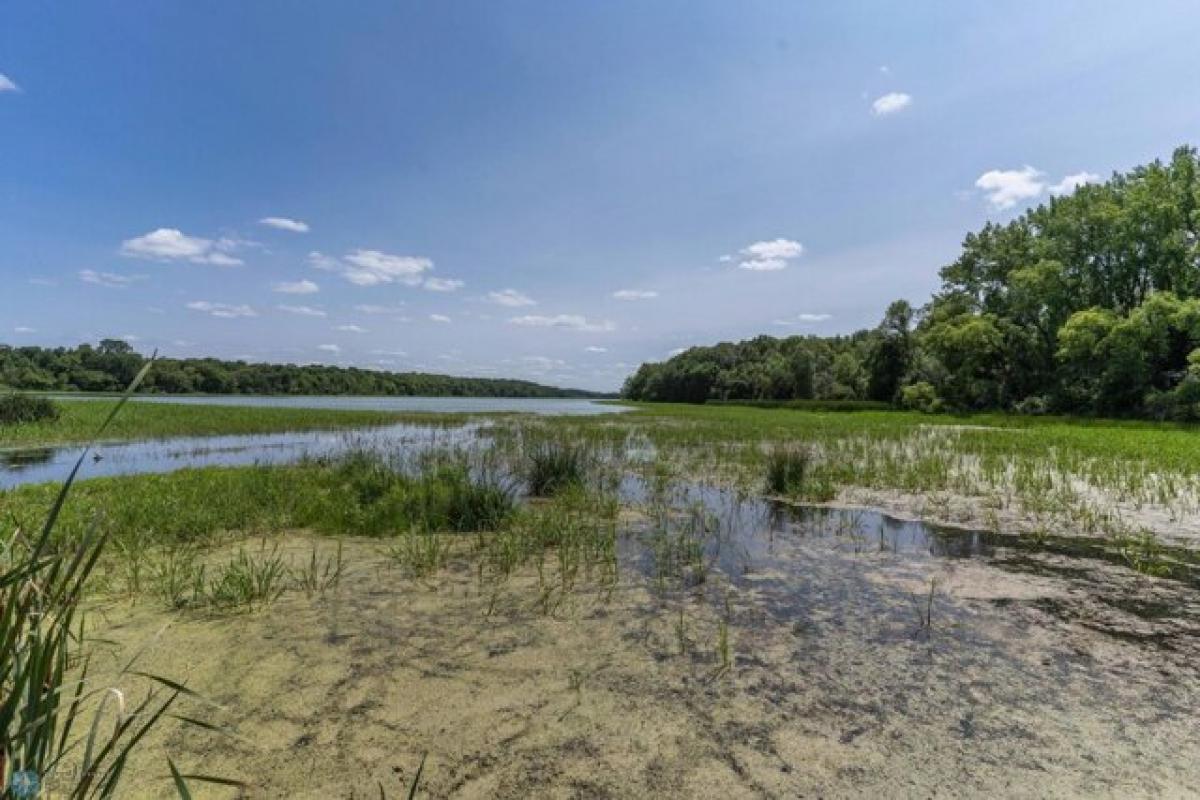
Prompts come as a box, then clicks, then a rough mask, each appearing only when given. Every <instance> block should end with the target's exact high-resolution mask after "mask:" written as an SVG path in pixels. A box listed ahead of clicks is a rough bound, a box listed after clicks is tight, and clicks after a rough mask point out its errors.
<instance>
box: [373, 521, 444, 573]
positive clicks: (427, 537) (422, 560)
mask: <svg viewBox="0 0 1200 800" xmlns="http://www.w3.org/2000/svg"><path fill="white" fill-rule="evenodd" d="M450 553H451V544H450V538H449V537H447V536H446V535H444V534H441V533H436V532H433V531H427V530H422V529H420V528H417V527H412V528H409V529H408V531H407V532H405V533H403V534H401V535H400V536H399V537H398V538H397V539H396V541H395V542H393V543H392V544H391V545H389V547H388V549H387V551H386V555H387V557H388V558H389V559H391V560H392V561H394V562H395V563H396V564H398V565H400V566H401V567H403V568H405V569H407V570H408V571H409V574H411V575H412V577H414V578H427V577H429V576H431V575H433V574H435V573H436V572H437V571H438V570H440V569H441V568H442V567H443V566H444V565H445V563H446V561H447V560H448V559H449V557H450Z"/></svg>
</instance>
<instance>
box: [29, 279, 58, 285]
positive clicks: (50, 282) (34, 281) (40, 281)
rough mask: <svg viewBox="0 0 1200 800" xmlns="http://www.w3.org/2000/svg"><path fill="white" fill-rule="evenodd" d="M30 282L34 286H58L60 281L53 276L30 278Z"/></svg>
mask: <svg viewBox="0 0 1200 800" xmlns="http://www.w3.org/2000/svg"><path fill="white" fill-rule="evenodd" d="M29 283H31V284H33V285H34V286H58V281H56V280H54V279H52V278H29Z"/></svg>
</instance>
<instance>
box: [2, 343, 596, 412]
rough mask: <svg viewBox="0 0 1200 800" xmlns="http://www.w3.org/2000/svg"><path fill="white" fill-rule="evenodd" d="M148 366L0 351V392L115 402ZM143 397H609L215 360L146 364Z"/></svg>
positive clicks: (78, 352) (133, 357) (49, 352)
mask: <svg viewBox="0 0 1200 800" xmlns="http://www.w3.org/2000/svg"><path fill="white" fill-rule="evenodd" d="M147 361H148V359H147V358H146V357H145V356H143V355H142V354H140V353H138V352H136V351H135V350H134V348H133V346H132V345H130V344H129V343H128V342H126V341H124V340H122V339H102V340H101V341H100V342H99V344H97V345H96V346H92V345H90V344H81V345H79V346H78V347H37V346H22V347H14V346H12V345H8V344H0V387H8V388H9V389H15V390H22V391H40V392H74V391H79V392H110V393H115V394H119V393H120V392H121V391H122V390H123V389H124V388H125V386H127V385H128V384H129V382H130V380H132V378H133V376H135V375H137V374H138V371H139V370H140V369H141V368H142V366H143V365H145V364H146V363H147ZM139 391H140V392H142V393H144V394H167V395H174V394H179V395H191V394H202V395H204V394H209V395H227V394H249V395H263V396H276V395H278V396H294V395H360V396H371V397H374V396H401V397H544V398H550V397H576V398H599V397H615V396H616V395H615V394H614V393H606V392H592V391H588V390H585V389H571V388H562V387H557V386H546V385H543V384H540V383H534V382H533V381H526V380H518V379H514V378H472V377H461V376H455V375H441V374H435V373H427V372H385V371H382V370H373V369H362V368H359V367H336V366H330V365H327V364H304V365H298V364H273V363H259V362H246V361H228V360H223V359H218V358H163V357H157V358H155V359H154V369H153V370H152V371H151V373H150V374H149V375H147V376H146V380H145V384H144V385H143V386H142V387H141V388H140V390H139Z"/></svg>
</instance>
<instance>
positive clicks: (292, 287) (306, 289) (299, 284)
mask: <svg viewBox="0 0 1200 800" xmlns="http://www.w3.org/2000/svg"><path fill="white" fill-rule="evenodd" d="M320 290H321V287H320V286H318V285H317V284H315V283H313V282H312V281H310V280H308V279H303V280H298V281H280V282H279V283H275V284H272V285H271V291H273V292H280V293H282V294H314V293H316V292H319V291H320Z"/></svg>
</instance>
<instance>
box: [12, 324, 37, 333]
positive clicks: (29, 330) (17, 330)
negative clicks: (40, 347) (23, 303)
mask: <svg viewBox="0 0 1200 800" xmlns="http://www.w3.org/2000/svg"><path fill="white" fill-rule="evenodd" d="M13 332H14V333H37V331H36V330H35V329H33V328H30V327H28V326H26V325H18V326H17V327H15V328H13Z"/></svg>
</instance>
